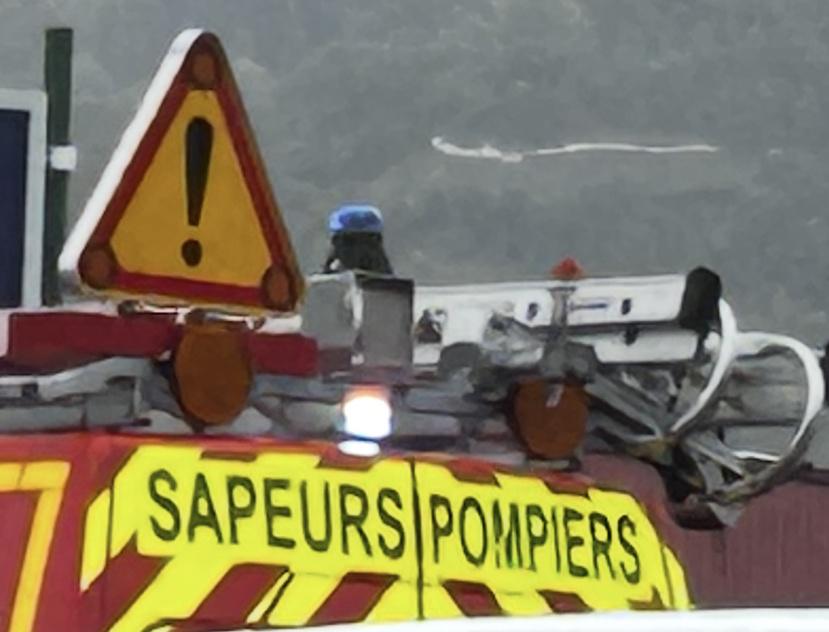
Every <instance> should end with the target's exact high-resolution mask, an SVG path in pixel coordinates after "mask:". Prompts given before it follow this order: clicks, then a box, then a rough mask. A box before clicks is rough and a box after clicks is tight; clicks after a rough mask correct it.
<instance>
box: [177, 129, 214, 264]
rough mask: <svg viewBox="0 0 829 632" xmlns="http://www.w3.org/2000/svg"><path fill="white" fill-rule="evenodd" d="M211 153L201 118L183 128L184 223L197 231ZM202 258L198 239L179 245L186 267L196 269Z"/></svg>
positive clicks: (210, 137)
mask: <svg viewBox="0 0 829 632" xmlns="http://www.w3.org/2000/svg"><path fill="white" fill-rule="evenodd" d="M212 149H213V126H212V125H211V124H210V123H208V122H207V121H206V120H204V119H203V118H194V119H193V120H192V121H190V124H189V125H188V126H187V137H186V138H185V150H186V153H185V172H184V176H185V179H186V181H187V223H188V224H189V225H190V226H193V227H197V226H198V225H199V222H201V211H202V202H204V189H205V187H206V186H207V171H208V169H209V168H210V152H211V150H212ZM201 256H202V248H201V243H200V242H199V240H198V239H188V240H187V241H185V242H184V243H183V244H181V258H182V259H184V263H186V264H187V265H188V266H191V267H195V266H197V265H199V262H200V261H201Z"/></svg>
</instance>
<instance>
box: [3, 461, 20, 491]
mask: <svg viewBox="0 0 829 632" xmlns="http://www.w3.org/2000/svg"><path fill="white" fill-rule="evenodd" d="M21 469H22V464H20V463H0V492H10V491H14V490H16V489H17V484H18V483H19V481H20V470H21Z"/></svg>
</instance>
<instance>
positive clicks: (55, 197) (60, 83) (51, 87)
mask: <svg viewBox="0 0 829 632" xmlns="http://www.w3.org/2000/svg"><path fill="white" fill-rule="evenodd" d="M44 78H45V84H46V94H47V96H48V98H49V105H48V110H47V123H46V140H47V146H48V147H49V148H51V147H54V146H60V145H68V144H69V113H70V103H71V96H72V29H68V28H56V29H48V30H47V31H46V50H45V55H44ZM68 185H69V172H68V171H57V170H55V169H52V168H51V167H49V166H47V168H46V208H45V218H44V224H43V283H42V292H43V304H44V305H56V304H58V303H60V284H59V279H58V256H59V255H60V251H61V248H63V239H64V231H65V229H66V197H67V189H68Z"/></svg>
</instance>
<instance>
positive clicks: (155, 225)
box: [59, 29, 303, 312]
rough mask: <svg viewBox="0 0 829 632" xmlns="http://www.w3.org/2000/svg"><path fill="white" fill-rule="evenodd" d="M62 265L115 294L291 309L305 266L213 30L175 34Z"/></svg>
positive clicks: (85, 283) (82, 279) (69, 243)
mask: <svg viewBox="0 0 829 632" xmlns="http://www.w3.org/2000/svg"><path fill="white" fill-rule="evenodd" d="M59 266H60V269H61V272H62V273H63V274H64V275H69V276H71V277H73V278H74V279H75V280H76V281H79V282H80V283H81V285H82V286H84V287H86V288H89V289H92V290H94V291H97V292H99V293H104V294H107V295H110V296H115V297H125V298H141V299H145V300H150V301H157V302H158V301H160V302H166V303H170V302H173V303H188V304H199V305H217V306H226V307H231V308H236V309H240V308H241V309H247V308H254V309H256V308H260V309H261V308H264V309H270V310H276V311H286V312H287V311H293V310H294V309H295V308H296V305H297V302H298V301H299V298H300V296H301V293H302V288H303V281H302V275H301V273H300V271H299V268H298V266H297V263H296V258H295V256H294V252H293V249H292V247H291V244H290V241H289V239H288V233H287V231H286V229H285V226H284V224H283V223H282V219H281V216H280V212H279V208H278V206H277V203H276V199H275V197H274V195H273V193H272V191H271V188H270V185H269V183H268V178H267V175H266V173H265V168H264V165H263V163H262V159H261V157H260V154H259V151H258V149H257V147H256V143H255V141H254V138H253V133H252V131H251V128H250V125H249V123H248V120H247V116H246V114H245V111H244V107H243V105H242V100H241V97H240V95H239V90H238V88H237V86H236V82H235V80H234V78H233V74H232V73H231V70H230V66H229V64H228V61H227V57H226V56H225V53H224V51H223V50H222V47H221V44H220V43H219V40H218V38H217V37H216V36H215V35H213V34H211V33H206V32H203V31H200V30H194V29H191V30H187V31H184V32H182V33H181V34H180V35H179V36H178V37H177V38H176V39H175V41H174V42H173V44H172V46H171V47H170V51H169V52H168V54H167V56H166V57H165V59H164V61H163V62H162V64H161V66H160V68H159V70H158V72H157V73H156V76H155V78H154V79H153V82H152V83H151V85H150V87H149V89H148V90H147V93H146V95H145V96H144V100H143V102H142V104H141V107H140V108H139V110H138V113H137V114H136V116H135V118H134V119H133V121H132V123H131V124H130V126H129V127H128V128H127V130H126V132H125V133H124V136H123V137H122V139H121V142H120V144H119V145H118V147H117V149H116V150H115V152H114V153H113V156H112V158H111V160H110V163H109V164H108V165H107V167H106V169H105V170H104V173H103V175H102V176H101V180H100V182H99V183H98V185H97V187H96V188H95V190H94V192H93V194H92V196H91V197H90V199H89V202H88V203H87V205H86V207H85V209H84V211H83V214H82V215H81V218H80V219H79V221H78V223H77V225H76V226H75V228H74V229H73V232H72V234H71V235H70V236H69V239H68V240H67V242H66V245H65V246H64V249H63V252H62V253H61V257H60V262H59Z"/></svg>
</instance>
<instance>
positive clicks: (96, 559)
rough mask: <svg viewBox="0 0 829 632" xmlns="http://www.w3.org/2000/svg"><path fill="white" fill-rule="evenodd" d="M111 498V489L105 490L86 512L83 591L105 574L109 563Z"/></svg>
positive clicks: (82, 575)
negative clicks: (108, 542) (108, 543)
mask: <svg viewBox="0 0 829 632" xmlns="http://www.w3.org/2000/svg"><path fill="white" fill-rule="evenodd" d="M110 497H111V495H110V491H109V489H105V490H104V491H103V492H101V493H100V494H98V497H97V498H96V499H95V500H94V501H92V504H90V505H89V509H87V511H86V524H85V525H84V530H83V558H82V560H81V590H86V589H87V588H89V586H90V585H91V584H92V582H94V581H95V579H96V578H97V577H98V575H100V574H101V573H102V572H103V570H104V567H105V566H106V563H107V532H108V530H109V505H110Z"/></svg>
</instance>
